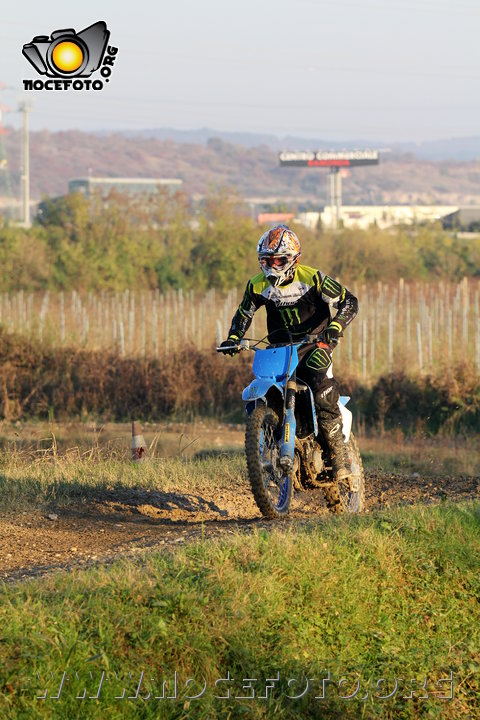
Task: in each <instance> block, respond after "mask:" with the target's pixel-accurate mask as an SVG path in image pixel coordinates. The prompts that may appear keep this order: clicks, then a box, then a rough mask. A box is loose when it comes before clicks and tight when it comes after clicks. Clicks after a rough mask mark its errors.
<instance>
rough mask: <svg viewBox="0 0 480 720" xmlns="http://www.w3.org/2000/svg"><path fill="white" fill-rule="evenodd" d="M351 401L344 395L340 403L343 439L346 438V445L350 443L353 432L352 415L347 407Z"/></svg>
mask: <svg viewBox="0 0 480 720" xmlns="http://www.w3.org/2000/svg"><path fill="white" fill-rule="evenodd" d="M349 400H350V398H349V397H347V396H344V395H342V396H341V397H340V400H339V401H338V407H339V408H340V414H341V416H342V426H343V427H342V430H343V437H344V438H345V442H346V443H347V442H348V440H349V438H350V433H351V431H352V413H351V412H350V410H349V409H348V408H347V407H345V406H346V404H347V402H348V401H349Z"/></svg>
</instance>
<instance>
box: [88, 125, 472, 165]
mask: <svg viewBox="0 0 480 720" xmlns="http://www.w3.org/2000/svg"><path fill="white" fill-rule="evenodd" d="M100 134H101V135H108V134H110V133H109V132H108V131H100ZM121 134H122V135H124V136H125V137H131V138H139V137H141V138H156V139H157V140H173V142H176V143H193V144H201V145H205V144H206V143H207V142H208V140H209V139H210V138H212V137H218V138H220V139H221V140H224V141H225V142H228V143H231V144H233V145H243V146H244V147H249V148H254V147H260V146H262V145H266V146H267V147H269V148H271V149H272V150H285V149H291V150H304V149H305V150H309V149H312V150H317V149H320V148H325V149H326V148H331V149H333V150H340V149H342V148H348V149H353V148H365V147H371V148H378V149H382V148H386V147H387V146H388V148H389V149H390V150H391V151H392V152H393V153H395V154H397V155H402V154H405V153H411V154H413V155H414V156H415V157H416V158H418V159H419V160H422V159H423V160H453V161H456V160H459V161H462V162H463V161H469V160H476V159H480V135H479V136H477V137H465V138H445V139H443V140H426V141H424V142H420V143H415V142H391V143H385V142H384V141H379V140H365V139H363V140H362V139H361V138H358V139H356V140H349V141H332V140H325V139H322V138H315V139H312V138H301V137H295V136H288V135H287V136H285V137H281V138H280V137H277V136H276V135H268V134H261V133H246V132H223V131H218V130H212V129H211V128H200V129H197V130H175V129H173V128H150V129H145V130H124V131H121Z"/></svg>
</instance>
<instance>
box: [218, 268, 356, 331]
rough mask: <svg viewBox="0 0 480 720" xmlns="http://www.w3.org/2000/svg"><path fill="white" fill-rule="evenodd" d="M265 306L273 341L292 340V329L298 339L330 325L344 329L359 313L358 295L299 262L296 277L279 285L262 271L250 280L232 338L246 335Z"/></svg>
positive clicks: (234, 318)
mask: <svg viewBox="0 0 480 720" xmlns="http://www.w3.org/2000/svg"><path fill="white" fill-rule="evenodd" d="M262 305H265V309H266V311H267V330H268V340H269V342H271V343H282V342H288V340H289V334H288V331H290V333H291V334H292V336H293V338H294V339H300V338H302V337H303V336H304V335H308V334H313V333H320V332H322V331H323V330H325V328H326V327H327V326H328V325H329V324H331V326H334V327H336V328H337V330H338V331H339V332H342V331H343V330H344V329H345V328H346V326H347V325H348V324H349V323H350V322H351V321H352V320H353V318H354V317H355V315H356V314H357V312H358V301H357V298H356V297H355V296H354V295H352V293H351V292H349V291H348V290H347V289H346V288H344V287H343V286H342V285H340V283H339V282H337V281H336V280H334V279H333V278H331V277H329V276H328V275H325V273H322V272H320V270H315V269H314V268H311V267H307V266H306V265H298V266H297V268H296V270H295V275H294V277H293V280H291V281H290V282H288V283H285V284H284V285H279V286H278V287H273V286H272V285H270V283H269V282H268V280H267V279H266V277H265V275H264V274H263V273H262V272H260V273H258V275H255V276H254V277H252V278H251V279H250V280H249V281H248V283H247V287H246V289H245V294H244V296H243V300H242V302H241V303H240V305H239V307H238V309H237V311H236V313H235V315H234V317H233V320H232V325H231V328H230V331H229V337H230V336H236V337H238V338H241V337H243V335H244V334H245V332H246V331H247V329H248V327H249V326H250V323H251V322H252V318H253V315H254V313H255V311H256V310H258V308H259V307H261V306H262ZM332 311H333V312H335V311H336V314H335V315H333V314H332ZM282 331H283V332H282Z"/></svg>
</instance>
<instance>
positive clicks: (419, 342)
mask: <svg viewBox="0 0 480 720" xmlns="http://www.w3.org/2000/svg"><path fill="white" fill-rule="evenodd" d="M417 351H418V369H419V370H420V372H422V370H423V358H422V332H421V328H420V323H419V322H417Z"/></svg>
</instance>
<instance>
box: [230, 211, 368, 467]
mask: <svg viewBox="0 0 480 720" xmlns="http://www.w3.org/2000/svg"><path fill="white" fill-rule="evenodd" d="M257 253H258V259H259V262H260V268H261V272H260V273H258V274H257V275H255V276H254V277H252V278H251V279H250V280H249V281H248V283H247V287H246V289H245V294H244V296H243V300H242V302H241V303H240V305H239V307H238V309H237V311H236V313H235V315H234V317H233V319H232V324H231V327H230V330H229V333H228V339H227V340H224V342H222V344H221V346H220V347H221V348H224V350H223V352H225V353H228V354H229V355H235V354H236V353H237V352H239V347H238V343H239V340H240V339H241V338H242V337H243V335H244V334H245V332H246V331H247V329H248V327H249V326H250V323H251V322H252V318H253V315H254V313H255V311H256V310H258V308H259V307H261V306H262V305H265V309H266V312H267V330H268V341H269V342H270V343H272V344H277V343H278V344H279V343H285V342H290V335H291V337H292V339H293V341H294V342H298V341H300V340H301V339H303V338H304V337H305V335H318V334H320V333H323V337H324V338H325V342H316V343H310V344H307V345H305V346H302V347H301V348H299V353H298V354H299V364H298V367H297V377H298V378H299V379H302V380H303V381H304V382H306V383H307V384H308V385H309V386H310V387H311V389H312V392H313V397H314V401H315V408H316V411H317V418H318V423H319V426H320V429H321V432H322V434H323V436H324V438H325V441H326V442H327V444H328V449H329V452H330V456H331V460H332V471H333V476H334V479H335V480H336V481H339V480H344V479H345V478H347V477H348V476H349V475H350V470H349V468H348V467H347V460H346V451H345V443H344V437H343V432H342V418H341V414H340V410H339V407H338V399H339V395H340V394H339V388H338V383H337V381H336V380H335V378H334V377H333V373H332V351H333V349H334V348H335V346H336V345H337V343H338V340H339V338H340V337H342V335H343V331H344V330H345V328H346V327H347V325H349V324H350V323H351V322H352V320H353V318H354V317H355V315H356V314H357V312H358V301H357V298H356V297H355V296H354V295H352V293H351V292H349V291H348V290H347V289H346V288H345V287H343V286H342V285H340V283H339V282H337V281H336V280H334V279H333V278H331V277H330V276H328V275H325V273H323V272H321V271H320V270H315V269H314V268H311V267H308V266H307V265H300V256H301V247H300V242H299V240H298V237H297V236H296V234H295V233H294V232H293V231H292V230H290V228H289V227H287V226H286V225H278V226H277V227H274V228H272V229H271V230H267V232H265V233H264V234H263V235H262V237H261V238H260V240H259V242H258V245H257ZM335 311H336V314H335V315H333V313H334V312H335Z"/></svg>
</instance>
